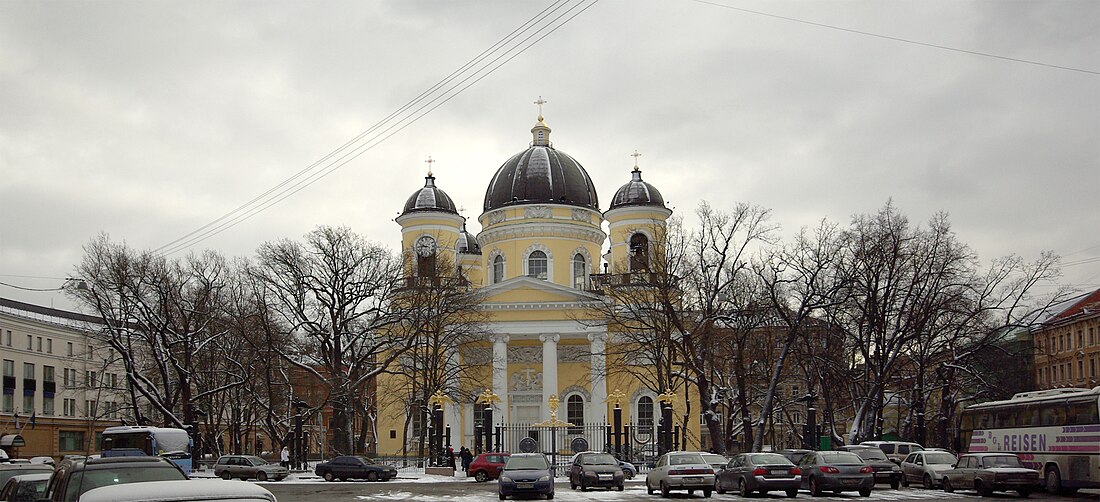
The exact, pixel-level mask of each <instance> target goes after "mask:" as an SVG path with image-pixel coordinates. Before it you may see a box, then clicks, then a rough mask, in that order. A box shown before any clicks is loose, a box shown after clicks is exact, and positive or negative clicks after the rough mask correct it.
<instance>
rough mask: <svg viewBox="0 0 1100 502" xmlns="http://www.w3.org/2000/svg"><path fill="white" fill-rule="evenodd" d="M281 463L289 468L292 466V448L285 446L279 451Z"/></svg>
mask: <svg viewBox="0 0 1100 502" xmlns="http://www.w3.org/2000/svg"><path fill="white" fill-rule="evenodd" d="M279 465H281V466H283V467H286V468H287V469H289V468H290V449H289V448H287V447H285V446H284V447H283V451H282V452H281V453H279Z"/></svg>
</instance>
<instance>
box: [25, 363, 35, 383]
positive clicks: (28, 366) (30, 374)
mask: <svg viewBox="0 0 1100 502" xmlns="http://www.w3.org/2000/svg"><path fill="white" fill-rule="evenodd" d="M23 378H25V379H28V380H34V363H23Z"/></svg>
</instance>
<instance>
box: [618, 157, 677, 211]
mask: <svg viewBox="0 0 1100 502" xmlns="http://www.w3.org/2000/svg"><path fill="white" fill-rule="evenodd" d="M630 174H631V177H630V181H628V182H627V183H626V184H625V185H623V186H621V187H619V189H618V190H617V191H616V192H615V196H614V197H612V198H611V207H610V208H609V209H608V210H609V211H610V210H611V209H615V208H619V207H623V206H660V207H665V198H664V197H662V196H661V192H660V191H659V190H657V187H655V186H653V185H650V184H649V183H646V182H644V181H642V170H641V169H638V167H637V166H635V167H634V171H633V172H631V173H630Z"/></svg>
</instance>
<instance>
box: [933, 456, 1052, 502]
mask: <svg viewBox="0 0 1100 502" xmlns="http://www.w3.org/2000/svg"><path fill="white" fill-rule="evenodd" d="M940 482H941V483H943V491H945V492H947V493H951V492H953V491H955V490H970V489H973V490H974V491H976V492H978V494H979V495H981V496H983V497H988V496H989V495H992V494H993V492H998V491H1006V490H1014V491H1015V492H1016V493H1019V494H1020V496H1021V497H1027V496H1028V495H1031V492H1033V491H1035V490H1036V489H1037V488H1038V487H1039V471H1036V470H1035V469H1028V468H1027V467H1024V466H1023V464H1021V463H1020V458H1019V457H1017V456H1016V455H1014V454H1012V453H972V454H968V455H963V456H961V457H959V461H958V463H956V464H955V468H954V469H949V470H947V471H944V473H943V479H941V480H940Z"/></svg>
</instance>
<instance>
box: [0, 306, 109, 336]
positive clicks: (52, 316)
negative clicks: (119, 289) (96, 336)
mask: <svg viewBox="0 0 1100 502" xmlns="http://www.w3.org/2000/svg"><path fill="white" fill-rule="evenodd" d="M0 313H3V314H8V315H13V316H16V317H21V318H24V319H28V320H33V321H38V322H43V323H49V324H53V325H56V326H63V327H66V328H72V329H76V330H81V331H98V330H99V329H101V328H102V327H103V321H102V320H101V319H100V318H98V317H95V316H90V315H87V314H81V313H79V312H69V311H67V310H59V309H55V308H50V307H43V306H41V305H34V304H31V303H23V302H20V301H16V300H10V299H8V298H0Z"/></svg>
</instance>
